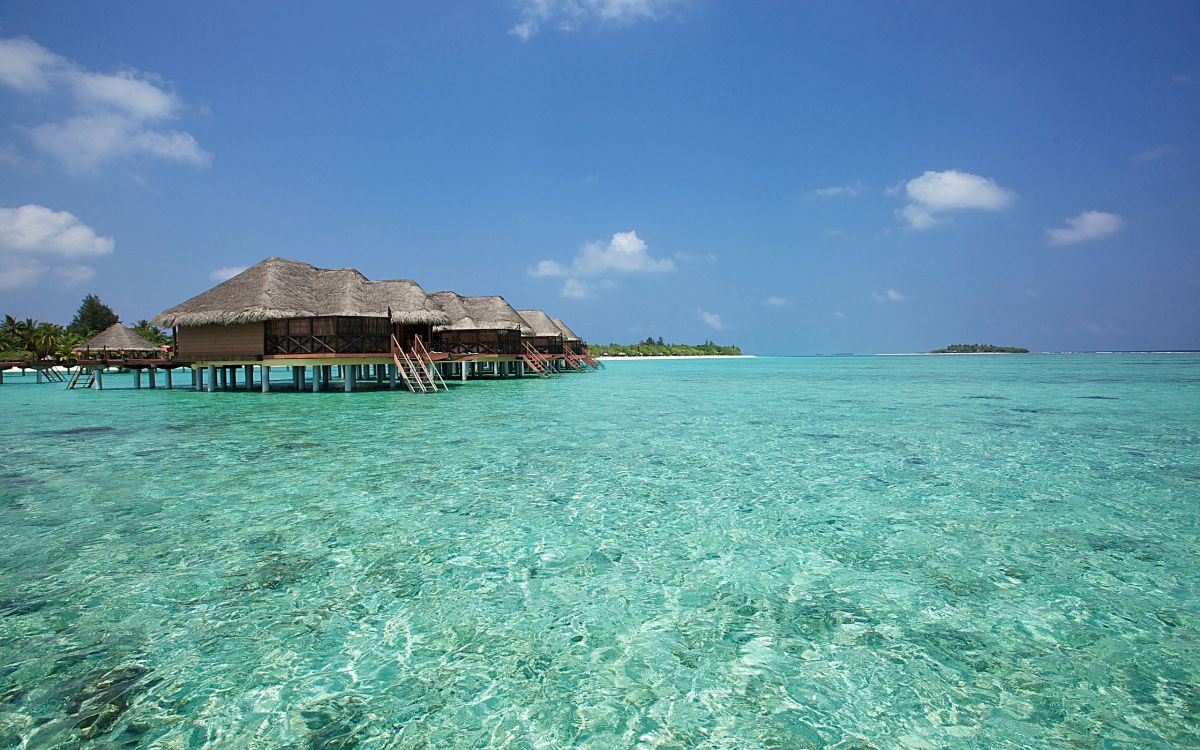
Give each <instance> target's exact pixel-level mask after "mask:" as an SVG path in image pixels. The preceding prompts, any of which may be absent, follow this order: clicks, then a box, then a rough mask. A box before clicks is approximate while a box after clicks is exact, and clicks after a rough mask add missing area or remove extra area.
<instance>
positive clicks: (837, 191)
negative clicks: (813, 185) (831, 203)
mask: <svg viewBox="0 0 1200 750" xmlns="http://www.w3.org/2000/svg"><path fill="white" fill-rule="evenodd" d="M812 192H813V195H815V196H816V197H818V198H837V197H846V198H853V197H855V196H857V195H859V194H860V193H862V183H861V182H856V183H854V184H853V185H834V186H832V187H823V188H817V189H816V190H814V191H812Z"/></svg>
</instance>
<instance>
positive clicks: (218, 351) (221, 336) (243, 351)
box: [177, 323, 264, 359]
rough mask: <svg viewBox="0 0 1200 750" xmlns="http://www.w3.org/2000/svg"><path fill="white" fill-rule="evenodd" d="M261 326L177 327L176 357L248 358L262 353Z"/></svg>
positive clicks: (256, 324)
mask: <svg viewBox="0 0 1200 750" xmlns="http://www.w3.org/2000/svg"><path fill="white" fill-rule="evenodd" d="M263 341H264V338H263V324H262V323H241V324H239V325H231V326H221V325H207V326H180V327H179V351H178V353H177V356H179V357H183V358H187V359H194V358H198V357H199V358H203V357H251V356H255V355H258V354H262V353H263Z"/></svg>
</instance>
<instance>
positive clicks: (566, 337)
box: [550, 318, 583, 341]
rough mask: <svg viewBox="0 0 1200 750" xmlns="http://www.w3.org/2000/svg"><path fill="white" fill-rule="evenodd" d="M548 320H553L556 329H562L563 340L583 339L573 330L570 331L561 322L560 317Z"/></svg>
mask: <svg viewBox="0 0 1200 750" xmlns="http://www.w3.org/2000/svg"><path fill="white" fill-rule="evenodd" d="M550 320H551V321H553V322H554V325H556V326H558V330H560V331H562V334H563V340H565V341H583V339H581V338H579V337H578V336H576V335H575V332H574V331H572V330H571V329H570V328H567V324H566V323H564V322H562V318H551V319H550Z"/></svg>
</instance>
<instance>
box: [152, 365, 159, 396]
mask: <svg viewBox="0 0 1200 750" xmlns="http://www.w3.org/2000/svg"><path fill="white" fill-rule="evenodd" d="M157 389H158V382H157V381H156V380H155V372H154V368H153V367H151V368H150V390H152V391H153V390H157Z"/></svg>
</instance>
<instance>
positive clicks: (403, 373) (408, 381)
mask: <svg viewBox="0 0 1200 750" xmlns="http://www.w3.org/2000/svg"><path fill="white" fill-rule="evenodd" d="M398 353H399V354H398ZM400 354H404V349H403V348H401V346H400V342H399V341H397V340H396V334H392V359H393V360H394V361H395V363H396V369H397V370H399V371H400V377H402V378H404V386H405V387H406V388H408V390H409V392H410V393H416V392H417V389H416V388H413V384H412V378H410V377H409V376H408V371H407V370H405V369H404V363H402V362H401V361H400V356H399V355H400Z"/></svg>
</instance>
